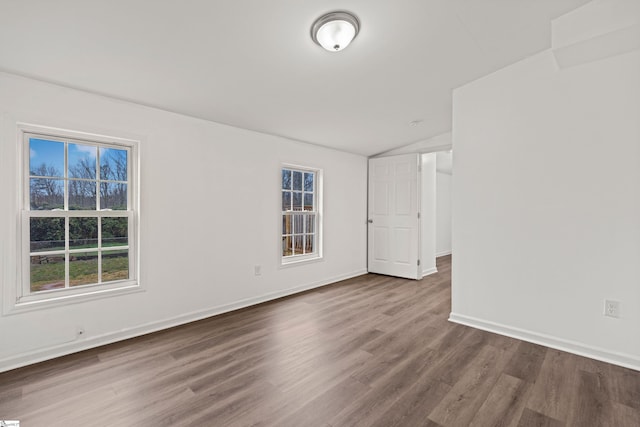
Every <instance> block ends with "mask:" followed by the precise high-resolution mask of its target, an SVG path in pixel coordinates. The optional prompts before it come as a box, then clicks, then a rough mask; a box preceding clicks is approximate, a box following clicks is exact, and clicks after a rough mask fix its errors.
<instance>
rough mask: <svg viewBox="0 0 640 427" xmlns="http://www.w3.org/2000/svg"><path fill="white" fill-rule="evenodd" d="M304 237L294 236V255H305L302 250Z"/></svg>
mask: <svg viewBox="0 0 640 427" xmlns="http://www.w3.org/2000/svg"><path fill="white" fill-rule="evenodd" d="M302 240H303V239H302V236H293V254H294V255H301V254H302V253H303V249H302Z"/></svg>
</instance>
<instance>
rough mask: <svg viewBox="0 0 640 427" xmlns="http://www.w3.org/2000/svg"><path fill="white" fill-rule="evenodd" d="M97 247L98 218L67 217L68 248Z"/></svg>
mask: <svg viewBox="0 0 640 427" xmlns="http://www.w3.org/2000/svg"><path fill="white" fill-rule="evenodd" d="M97 247H98V218H69V248H72V249H73V248H75V249H78V248H97Z"/></svg>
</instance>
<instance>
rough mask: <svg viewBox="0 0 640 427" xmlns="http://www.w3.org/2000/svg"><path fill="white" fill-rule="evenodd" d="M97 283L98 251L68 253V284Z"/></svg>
mask: <svg viewBox="0 0 640 427" xmlns="http://www.w3.org/2000/svg"><path fill="white" fill-rule="evenodd" d="M92 283H98V252H97V251H93V252H80V253H74V254H69V286H79V285H90V284H92Z"/></svg>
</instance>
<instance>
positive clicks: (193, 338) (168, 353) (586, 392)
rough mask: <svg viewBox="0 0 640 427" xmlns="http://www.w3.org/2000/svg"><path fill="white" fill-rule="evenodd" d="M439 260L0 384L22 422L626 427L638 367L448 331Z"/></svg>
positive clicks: (2, 408) (9, 413) (634, 422)
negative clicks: (411, 275) (403, 275)
mask: <svg viewBox="0 0 640 427" xmlns="http://www.w3.org/2000/svg"><path fill="white" fill-rule="evenodd" d="M450 271H451V258H450V257H443V258H440V259H439V260H438V273H437V274H434V275H431V276H428V277H426V278H425V279H423V280H421V281H410V280H403V279H398V278H392V277H386V276H378V275H366V276H361V277H358V278H354V279H350V280H346V281H343V282H340V283H336V284H334V285H330V286H326V287H324V288H320V289H317V290H313V291H309V292H305V293H302V294H299V295H296V296H292V297H289V298H285V299H281V300H278V301H274V302H270V303H266V304H262V305H259V306H255V307H251V308H247V309H243V310H239V311H236V312H233V313H228V314H225V315H221V316H217V317H214V318H210V319H206V320H203V321H199V322H195V323H191V324H189V325H184V326H180V327H177V328H173V329H169V330H166V331H162V332H158V333H154V334H150V335H146V336H143V337H139V338H135V339H131V340H127V341H123V342H120V343H116V344H112V345H109V346H105V347H100V348H96V349H92V350H88V351H84V352H81V353H77V354H74V355H71V356H67V357H62V358H59V359H56V360H52V361H48V362H44V363H40V364H37V365H33V366H29V367H26V368H22V369H17V370H14V371H10V372H6V373H4V374H0V419H17V420H20V421H21V422H22V424H21V427H30V426H47V427H50V426H65V427H69V426H71V427H75V426H83V427H84V426H125V427H126V426H136V427H138V426H142V427H146V426H153V427H159V426H322V427H327V426H381V427H382V426H384V427H387V426H432V427H434V426H554V427H555V426H580V427H591V426H615V427H624V426H632V427H638V426H640V372H636V371H633V370H629V369H624V368H621V367H618V366H613V365H609V364H606V363H601V362H597V361H593V360H590V359H586V358H583V357H579V356H575V355H572V354H568V353H564V352H561V351H557V350H552V349H547V348H545V347H541V346H538V345H534V344H530V343H526V342H522V341H519V340H516V339H511V338H507V337H503V336H499V335H495V334H491V333H487V332H483V331H479V330H475V329H472V328H468V327H465V326H462V325H457V324H453V323H449V322H448V321H447V315H448V313H449V309H450V303H451V299H450Z"/></svg>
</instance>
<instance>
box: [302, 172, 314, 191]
mask: <svg viewBox="0 0 640 427" xmlns="http://www.w3.org/2000/svg"><path fill="white" fill-rule="evenodd" d="M313 175H314V174H313V172H305V174H304V191H313Z"/></svg>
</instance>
